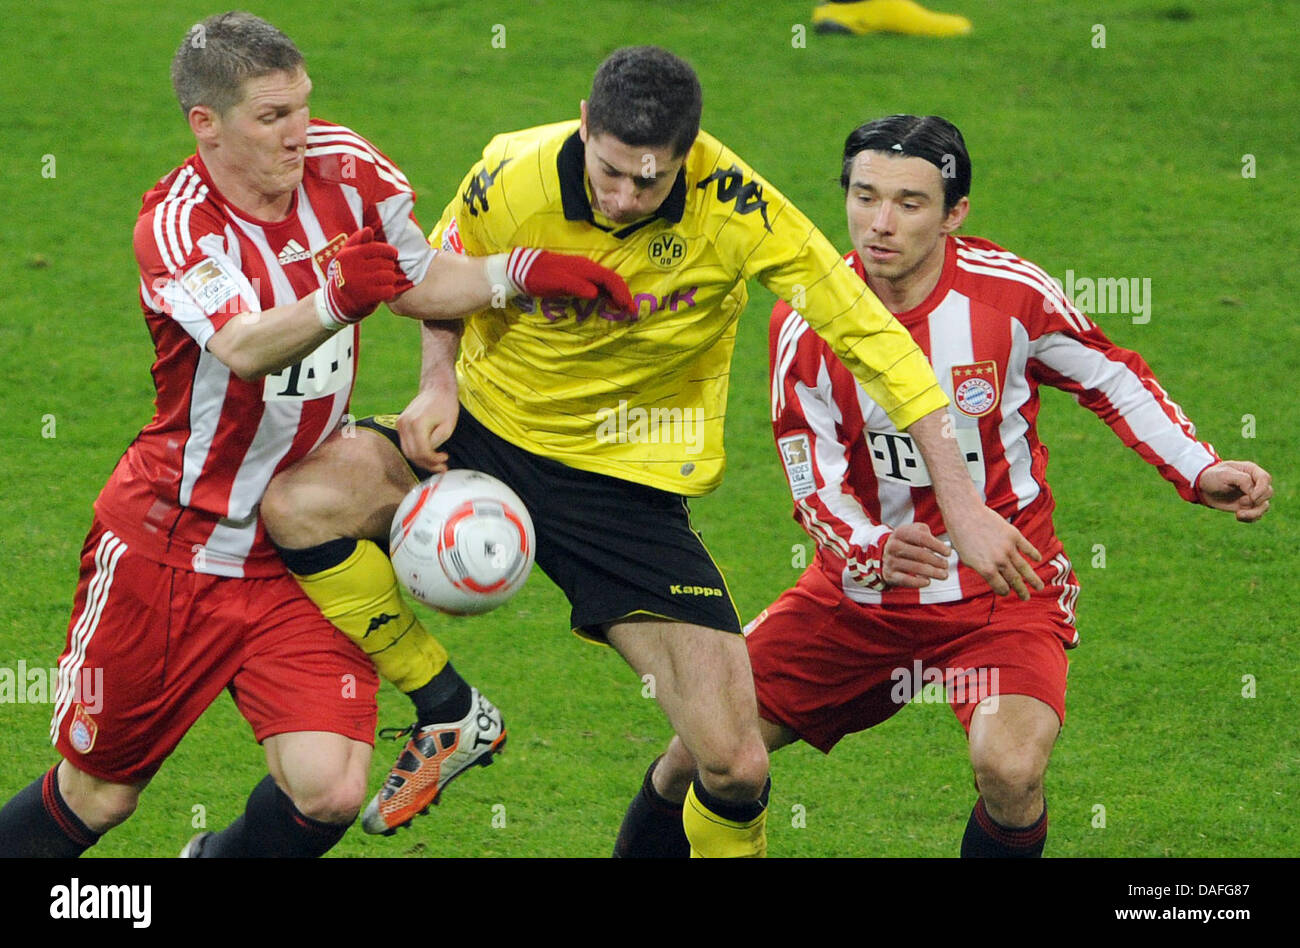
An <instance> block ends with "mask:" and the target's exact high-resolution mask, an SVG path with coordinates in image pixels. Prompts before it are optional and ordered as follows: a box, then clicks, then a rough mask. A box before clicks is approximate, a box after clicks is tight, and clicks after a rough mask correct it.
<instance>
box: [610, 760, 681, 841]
mask: <svg viewBox="0 0 1300 948" xmlns="http://www.w3.org/2000/svg"><path fill="white" fill-rule="evenodd" d="M662 759H663V758H662V757H658V758H655V762H654V763H653V764H651V765H650V769H649V770H647V771H646V772H645V779H644V780H643V781H642V782H641V789H640V790H639V791H637V795H636V796H635V797H633V799H632V805H631V806H629V807H628V808H627V813H625V814H624V815H623V825H621V826H620V827H619V828H618V839H617V840H615V841H614V858H615V859H689V858H690V855H691V844H690V841H688V840H687V839H686V830H685V829H684V828H683V827H682V805H681V804H680V803H673V802H672V801H671V800H665V799H664V798H663V797H662V796H660V795H659V791H657V790H656V789H655V786H654V783H653V782H652V781H651V779H650V776H651V774H653V773H654V772H655V765H656V764H658V763H659V761H660V760H662Z"/></svg>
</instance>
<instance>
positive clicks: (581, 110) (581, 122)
mask: <svg viewBox="0 0 1300 948" xmlns="http://www.w3.org/2000/svg"><path fill="white" fill-rule="evenodd" d="M578 115H579V116H580V117H579V119H578V137H579V138H581V139H582V143H583V144H584V145H585V144H587V100H586V99H583V100H582V101H581V102H579V103H578Z"/></svg>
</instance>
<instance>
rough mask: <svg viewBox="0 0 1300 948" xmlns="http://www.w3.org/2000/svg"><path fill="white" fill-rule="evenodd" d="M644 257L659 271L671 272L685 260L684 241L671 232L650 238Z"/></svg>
mask: <svg viewBox="0 0 1300 948" xmlns="http://www.w3.org/2000/svg"><path fill="white" fill-rule="evenodd" d="M646 256H648V257H649V258H650V262H651V263H653V264H654V265H655V266H656V267H658V268H659V269H660V270H672V269H674V268H675V267H676V266H677V265H678V264H679V263H681V262H682V261H683V260H685V259H686V241H684V240H682V238H680V237H678V236H677V235H676V234H674V233H672V232H671V231H668V232H665V233H662V234H656V235H655V236H653V237H651V238H650V244H649V246H647V247H646Z"/></svg>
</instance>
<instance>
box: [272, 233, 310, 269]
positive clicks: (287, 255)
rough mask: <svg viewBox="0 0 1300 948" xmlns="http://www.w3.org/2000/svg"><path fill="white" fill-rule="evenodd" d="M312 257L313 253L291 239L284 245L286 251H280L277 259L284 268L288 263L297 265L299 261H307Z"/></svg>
mask: <svg viewBox="0 0 1300 948" xmlns="http://www.w3.org/2000/svg"><path fill="white" fill-rule="evenodd" d="M310 256H311V251H309V250H303V249H302V244H300V243H298V241H296V240H294V239H293V238H292V237H290V238H289V242H288V243H287V244H285V245H284V249H283V250H281V251H280V253H279V254H278V255H277V256H276V258H275V259H276V260H278V261H280V264H281V265H282V266H283V265H284V264H286V263H297V262H298V261H299V260H306V259H307V258H308V257H310Z"/></svg>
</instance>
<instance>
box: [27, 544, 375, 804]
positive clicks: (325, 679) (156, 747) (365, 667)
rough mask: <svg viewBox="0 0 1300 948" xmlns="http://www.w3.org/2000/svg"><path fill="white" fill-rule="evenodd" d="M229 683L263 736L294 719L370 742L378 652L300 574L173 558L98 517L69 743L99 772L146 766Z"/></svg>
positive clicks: (67, 666) (65, 737)
mask: <svg viewBox="0 0 1300 948" xmlns="http://www.w3.org/2000/svg"><path fill="white" fill-rule="evenodd" d="M223 688H229V689H230V693H231V696H232V697H233V698H234V699H235V704H236V705H237V706H238V708H239V711H240V713H241V714H242V715H243V716H244V718H245V719H246V720H247V721H248V723H249V724H251V725H252V726H253V735H254V737H255V738H256V739H257V741H258V742H259V743H260V742H261V741H263V740H264V739H265V738H267V737H271V736H272V735H275V734H283V733H287V732H291V731H330V732H333V733H336V734H342V735H344V736H345V737H349V738H351V739H352V740H356V741H364V742H366V743H373V740H374V733H375V722H376V716H377V712H376V708H375V695H376V693H377V691H378V689H379V679H378V677H377V676H376V674H375V669H374V666H373V665H371V663H370V660H369V659H367V658H366V656H365V654H364V653H363V652H362V651H361V650H360V649H359V648H357V647H356V646H355V645H353V644H352V642H351V641H349V640H348V639H347V638H346V637H345V636H344V635H343V634H342V633H340V632H339V631H338V630H336V629H335V628H334V626H333V625H331V624H330V623H329V622H328V621H327V620H326V619H325V617H324V616H322V615H321V614H320V610H318V609H317V608H316V606H315V605H314V604H313V603H312V602H311V600H309V599H307V597H306V596H305V595H304V594H303V593H302V590H301V589H299V587H298V584H297V583H296V582H295V581H294V580H293V578H292V577H291V576H289V575H287V574H286V575H284V576H276V577H271V578H266V579H231V578H227V577H224V576H211V575H207V574H202V573H193V572H189V571H188V570H183V569H176V568H174V567H170V566H164V565H162V564H160V563H157V562H155V561H154V560H151V559H148V558H146V557H144V556H141V555H140V554H137V553H135V552H133V551H132V550H130V549H128V548H127V545H126V543H125V541H123V540H122V539H121V538H120V537H118V536H116V535H115V534H113V533H112V532H111V531H109V530H106V529H105V528H104V527H103V525H102V524H101V523H99V521H98V520H96V522H95V523H94V525H93V526H92V527H91V531H90V535H89V536H88V537H87V538H86V545H85V547H84V548H83V549H82V552H81V580H80V582H79V583H78V585H77V597H76V602H75V603H74V605H73V609H72V622H71V623H70V625H69V627H68V644H67V649H66V650H65V651H64V653H63V655H62V657H60V659H59V684H58V688H57V690H56V693H55V699H54V717H53V720H52V722H51V724H50V737H51V739H52V740H53V741H54V744H55V746H56V747H58V749H59V751H60V753H62V754H63V756H64V757H65V758H66V759H67V760H68V761H69V762H70V763H71V764H73V766H75V767H76V768H77V769H79V770H83V771H85V772H86V773H88V774H90V775H92V776H94V777H99V778H100V779H102V780H111V781H114V782H117V783H134V782H137V781H140V780H144V779H147V778H149V777H151V776H153V774H154V773H155V772H156V771H157V770H158V767H159V766H160V765H161V764H162V762H163V760H164V759H165V758H166V757H167V755H168V754H170V753H171V752H172V751H173V750H174V749H175V748H176V745H177V744H179V743H180V740H181V738H182V737H184V736H185V732H186V731H188V730H189V729H190V726H191V725H193V724H194V722H195V721H197V720H198V718H199V715H200V714H202V713H203V711H204V709H206V708H207V707H208V705H210V704H211V703H212V702H213V701H214V700H216V698H217V696H218V695H219V694H220V693H221V689H223Z"/></svg>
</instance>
